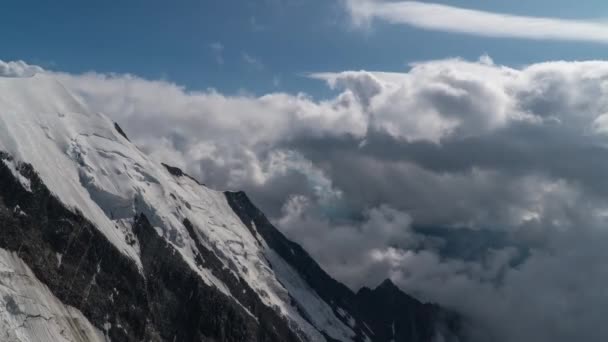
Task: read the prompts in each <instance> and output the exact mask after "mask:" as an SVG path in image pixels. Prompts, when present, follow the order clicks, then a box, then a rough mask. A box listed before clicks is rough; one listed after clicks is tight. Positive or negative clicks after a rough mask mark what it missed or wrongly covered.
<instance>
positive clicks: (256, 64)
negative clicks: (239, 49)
mask: <svg viewBox="0 0 608 342" xmlns="http://www.w3.org/2000/svg"><path fill="white" fill-rule="evenodd" d="M242 57H243V62H245V64H247V65H249V66H250V67H252V68H254V69H256V70H262V69H264V64H263V63H262V62H261V61H260V60H259V59H257V58H255V57H253V56H251V55H250V54H248V53H246V52H243V55H242Z"/></svg>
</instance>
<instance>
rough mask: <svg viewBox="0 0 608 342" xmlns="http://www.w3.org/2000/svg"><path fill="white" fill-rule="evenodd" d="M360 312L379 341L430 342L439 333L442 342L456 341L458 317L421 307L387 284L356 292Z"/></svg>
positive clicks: (433, 308)
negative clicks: (442, 339)
mask: <svg viewBox="0 0 608 342" xmlns="http://www.w3.org/2000/svg"><path fill="white" fill-rule="evenodd" d="M357 303H358V307H359V312H360V313H361V314H362V315H363V317H364V320H365V322H366V323H367V324H368V326H369V327H370V328H371V329H372V330H374V332H376V339H377V340H378V341H392V340H394V341H411V342H424V341H431V340H433V338H434V337H435V335H436V334H437V333H438V332H439V333H441V335H442V336H443V338H444V341H446V342H448V341H458V339H457V337H456V336H453V335H455V334H454V332H458V330H459V329H460V328H459V324H460V323H459V320H458V317H457V316H456V315H455V314H453V313H450V312H446V311H444V310H442V309H441V308H440V307H438V306H436V305H432V304H422V303H420V302H419V301H417V300H416V299H414V298H412V297H410V296H408V295H406V294H405V293H403V292H402V291H401V290H400V289H399V288H398V287H397V286H395V285H394V284H393V283H392V282H391V281H390V280H385V281H384V282H383V283H382V284H380V286H378V287H377V288H376V289H374V290H371V289H368V288H362V289H361V290H359V292H357Z"/></svg>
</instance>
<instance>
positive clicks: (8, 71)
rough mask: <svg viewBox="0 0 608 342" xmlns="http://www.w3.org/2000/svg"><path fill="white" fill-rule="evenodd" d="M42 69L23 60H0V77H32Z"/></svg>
mask: <svg viewBox="0 0 608 342" xmlns="http://www.w3.org/2000/svg"><path fill="white" fill-rule="evenodd" d="M42 71H43V69H42V68H41V67H39V66H37V65H30V64H27V63H26V62H24V61H9V62H4V61H2V60H0V77H32V76H34V75H35V74H37V73H39V72H42Z"/></svg>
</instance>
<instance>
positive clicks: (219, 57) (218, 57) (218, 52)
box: [209, 42, 224, 65]
mask: <svg viewBox="0 0 608 342" xmlns="http://www.w3.org/2000/svg"><path fill="white" fill-rule="evenodd" d="M209 48H210V49H211V52H212V53H213V55H214V56H215V61H216V62H217V64H220V65H223V64H224V45H223V44H222V43H220V42H215V43H212V44H209Z"/></svg>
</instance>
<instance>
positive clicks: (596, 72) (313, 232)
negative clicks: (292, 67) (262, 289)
mask: <svg viewBox="0 0 608 342" xmlns="http://www.w3.org/2000/svg"><path fill="white" fill-rule="evenodd" d="M54 74H55V75H56V77H57V78H59V79H60V80H61V81H62V82H63V83H64V84H65V85H66V86H67V87H68V88H70V89H72V90H73V91H74V92H76V93H77V94H79V95H80V96H82V97H83V98H85V99H86V100H87V102H88V103H89V104H91V106H92V107H93V109H95V110H97V111H100V112H104V113H107V114H109V115H110V116H111V117H112V118H113V119H114V120H116V121H118V122H119V123H120V124H121V126H123V128H124V129H125V131H126V132H127V134H129V136H130V138H131V140H133V141H135V142H136V143H137V144H139V145H140V146H141V147H142V148H143V149H145V150H146V151H148V152H149V153H150V154H151V155H152V156H153V157H155V158H157V159H158V160H159V161H164V162H168V163H171V164H174V165H177V166H180V167H182V168H184V169H186V170H188V171H189V172H190V173H192V174H193V175H195V176H196V177H198V178H199V179H201V181H203V182H204V183H206V184H208V185H210V186H213V187H217V188H220V189H244V190H246V191H248V192H249V193H250V195H251V196H252V197H253V199H254V201H255V202H256V203H257V204H259V205H260V206H261V207H262V208H263V209H264V210H265V212H266V213H267V214H268V215H269V216H270V217H271V218H272V219H273V220H274V222H276V223H277V224H278V225H279V226H280V227H281V229H282V230H283V231H284V232H285V233H286V234H287V235H288V236H290V237H291V238H293V239H295V240H296V241H298V242H300V243H302V244H303V245H304V247H305V248H306V249H308V250H309V251H310V252H311V253H312V254H313V256H314V257H315V258H317V260H319V261H320V262H321V264H322V265H323V266H324V267H325V269H327V270H328V271H329V272H330V273H331V274H333V275H334V276H336V277H337V278H339V279H340V280H342V281H344V282H346V283H347V284H349V285H350V286H351V287H353V288H355V289H356V288H358V287H360V286H363V285H367V286H374V285H376V284H377V283H379V282H380V281H382V280H383V279H384V278H386V277H391V278H392V279H393V280H394V281H395V282H396V283H397V284H399V285H400V286H401V287H402V288H403V289H404V290H406V291H408V292H410V293H413V294H415V295H416V296H418V297H419V298H422V299H424V300H430V301H435V302H439V303H441V304H443V305H446V306H448V307H451V308H454V309H456V310H459V311H461V312H463V313H465V314H466V315H467V317H469V318H471V322H472V323H471V326H470V327H469V330H468V331H469V333H470V334H471V335H472V336H473V337H474V341H480V342H484V341H498V342H519V341H552V342H556V341H557V342H560V341H564V342H565V341H572V340H582V341H605V340H606V339H608V327H606V326H605V325H604V324H602V323H603V320H604V317H605V315H606V314H607V313H608V312H607V309H605V308H606V307H608V295H606V291H605V290H604V289H603V287H604V284H605V283H607V282H608V268H606V267H605V265H604V264H605V260H606V258H608V252H607V251H606V249H605V245H606V244H608V230H606V227H607V224H606V223H607V218H608V203H607V201H606V198H608V182H607V181H606V177H605V175H606V174H608V144H607V143H608V135H607V132H608V114H607V113H608V62H604V61H589V62H547V63H540V64H534V65H530V66H527V67H524V68H519V69H516V68H510V67H505V66H500V65H495V64H494V63H493V62H492V61H491V59H490V58H489V57H487V56H484V57H483V58H481V59H480V60H479V61H464V60H460V59H446V60H438V61H428V62H423V63H418V64H415V65H412V66H411V68H410V70H408V71H407V72H399V73H377V72H367V71H346V72H338V73H323V74H313V75H311V77H314V78H316V79H320V80H322V81H324V82H326V83H327V84H328V85H329V86H330V87H333V88H334V89H335V90H336V91H337V95H336V96H335V97H333V98H330V99H327V100H317V99H313V98H311V97H308V96H306V95H305V94H296V95H292V94H285V93H273V94H268V95H265V96H261V97H252V96H226V95H223V94H221V93H218V92H216V91H214V90H208V91H189V90H187V89H185V88H183V87H180V86H178V85H175V84H172V83H169V82H166V81H151V80H146V79H142V78H139V77H136V76H132V75H106V74H98V73H88V74H83V75H73V74H67V73H60V72H55V73H54Z"/></svg>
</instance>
